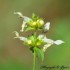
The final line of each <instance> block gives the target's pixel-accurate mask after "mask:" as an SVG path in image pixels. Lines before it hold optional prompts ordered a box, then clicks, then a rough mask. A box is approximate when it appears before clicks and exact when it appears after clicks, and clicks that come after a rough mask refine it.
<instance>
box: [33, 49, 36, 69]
mask: <svg viewBox="0 0 70 70" xmlns="http://www.w3.org/2000/svg"><path fill="white" fill-rule="evenodd" d="M35 69H36V52H35V48H34V65H33V70H35Z"/></svg>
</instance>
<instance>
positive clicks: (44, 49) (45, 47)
mask: <svg viewBox="0 0 70 70" xmlns="http://www.w3.org/2000/svg"><path fill="white" fill-rule="evenodd" d="M51 45H52V44H46V45H44V47H43V52H45V51H46V49H47V48H48V47H50V46H51Z"/></svg>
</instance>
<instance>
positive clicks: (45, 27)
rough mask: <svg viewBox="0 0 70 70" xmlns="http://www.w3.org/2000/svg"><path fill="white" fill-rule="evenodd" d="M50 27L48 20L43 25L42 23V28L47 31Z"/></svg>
mask: <svg viewBox="0 0 70 70" xmlns="http://www.w3.org/2000/svg"><path fill="white" fill-rule="evenodd" d="M49 29H50V22H47V23H46V24H45V25H44V30H45V31H47V30H49Z"/></svg>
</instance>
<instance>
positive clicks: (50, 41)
mask: <svg viewBox="0 0 70 70" xmlns="http://www.w3.org/2000/svg"><path fill="white" fill-rule="evenodd" d="M43 41H44V42H46V43H48V44H53V43H54V41H53V40H52V39H48V38H46V37H44V38H43Z"/></svg>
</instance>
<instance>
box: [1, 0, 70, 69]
mask: <svg viewBox="0 0 70 70" xmlns="http://www.w3.org/2000/svg"><path fill="white" fill-rule="evenodd" d="M14 11H20V12H22V13H23V15H25V16H29V17H31V15H32V13H33V12H34V13H35V14H37V15H38V16H40V17H42V18H44V20H45V22H47V21H50V22H51V28H50V30H49V32H48V33H47V34H46V35H47V37H48V38H51V39H53V40H57V39H61V40H63V41H65V43H64V44H62V45H60V46H56V45H53V46H52V47H50V48H48V49H47V51H46V52H45V60H44V62H43V63H42V62H41V60H40V59H37V62H36V70H43V69H40V67H41V66H42V65H48V66H54V65H56V66H57V65H60V66H61V65H65V66H70V0H0V70H32V67H33V55H32V54H31V52H30V51H29V48H28V47H25V46H24V45H23V44H22V42H21V41H19V40H14V39H13V37H14V36H15V35H14V34H12V32H13V31H15V30H17V31H19V30H20V29H21V24H22V19H19V18H18V17H17V16H16V15H14V14H13V12H14ZM25 34H26V33H25ZM25 34H24V35H25ZM55 70H57V69H55ZM68 70H70V69H68Z"/></svg>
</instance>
